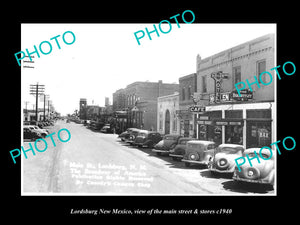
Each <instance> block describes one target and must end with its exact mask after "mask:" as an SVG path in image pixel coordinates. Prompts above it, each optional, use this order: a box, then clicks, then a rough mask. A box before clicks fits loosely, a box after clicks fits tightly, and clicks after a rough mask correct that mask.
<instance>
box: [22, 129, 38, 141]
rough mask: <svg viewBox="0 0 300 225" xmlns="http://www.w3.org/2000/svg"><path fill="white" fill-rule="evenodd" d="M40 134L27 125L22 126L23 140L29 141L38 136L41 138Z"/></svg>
mask: <svg viewBox="0 0 300 225" xmlns="http://www.w3.org/2000/svg"><path fill="white" fill-rule="evenodd" d="M41 137H42V136H41V135H40V133H38V132H35V131H33V130H31V129H29V128H28V127H24V128H23V139H24V140H30V141H32V140H33V141H34V140H36V139H38V138H41Z"/></svg>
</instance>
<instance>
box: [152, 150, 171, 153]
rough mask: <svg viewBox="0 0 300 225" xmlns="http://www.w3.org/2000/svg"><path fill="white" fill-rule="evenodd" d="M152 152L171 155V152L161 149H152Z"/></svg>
mask: <svg viewBox="0 0 300 225" xmlns="http://www.w3.org/2000/svg"><path fill="white" fill-rule="evenodd" d="M152 152H159V153H162V154H169V153H170V152H169V150H161V149H152Z"/></svg>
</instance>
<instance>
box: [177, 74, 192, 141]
mask: <svg viewBox="0 0 300 225" xmlns="http://www.w3.org/2000/svg"><path fill="white" fill-rule="evenodd" d="M195 92H197V74H196V73H193V74H189V75H186V76H183V77H180V78H179V93H180V94H179V110H178V111H177V116H178V118H179V120H180V135H182V136H184V137H196V127H195V123H196V122H195V118H196V115H195V114H194V113H192V112H190V107H191V106H193V105H194V104H195V103H194V100H193V95H194V93H195Z"/></svg>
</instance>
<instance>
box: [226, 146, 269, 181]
mask: <svg viewBox="0 0 300 225" xmlns="http://www.w3.org/2000/svg"><path fill="white" fill-rule="evenodd" d="M255 151H256V155H257V156H258V157H259V158H260V154H259V151H260V148H248V149H246V150H245V151H244V153H243V156H244V157H246V155H248V157H249V158H253V157H255V153H254V152H255ZM261 155H262V156H263V157H264V158H265V159H267V158H270V157H271V152H270V151H269V150H267V149H262V151H261ZM274 155H275V153H274V151H273V155H272V157H271V158H270V159H268V160H264V159H260V160H259V161H260V163H259V162H258V161H257V159H254V160H252V161H251V164H252V166H250V164H249V162H248V161H246V162H245V163H244V164H242V165H240V166H239V167H240V169H241V171H239V169H238V167H237V166H235V170H234V173H233V177H232V178H233V180H235V181H242V182H250V183H260V184H270V185H274V177H275V159H274Z"/></svg>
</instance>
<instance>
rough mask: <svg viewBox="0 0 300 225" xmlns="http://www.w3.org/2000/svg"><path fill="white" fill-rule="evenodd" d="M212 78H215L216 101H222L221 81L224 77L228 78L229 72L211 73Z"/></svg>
mask: <svg viewBox="0 0 300 225" xmlns="http://www.w3.org/2000/svg"><path fill="white" fill-rule="evenodd" d="M211 78H213V79H214V80H215V97H214V102H215V103H219V102H220V101H221V83H222V80H223V79H228V74H227V73H223V72H222V71H218V72H216V73H212V74H211Z"/></svg>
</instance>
